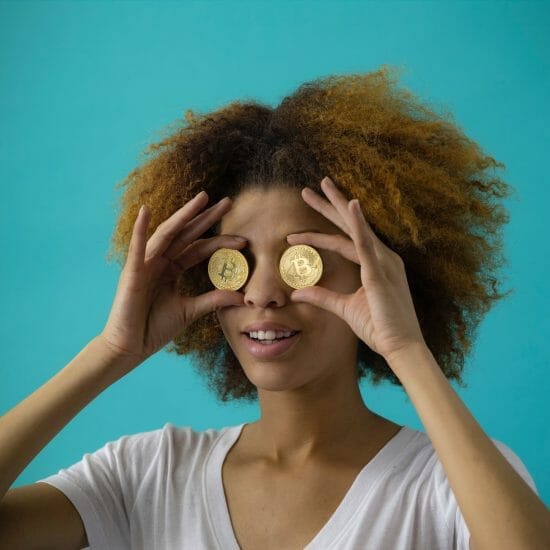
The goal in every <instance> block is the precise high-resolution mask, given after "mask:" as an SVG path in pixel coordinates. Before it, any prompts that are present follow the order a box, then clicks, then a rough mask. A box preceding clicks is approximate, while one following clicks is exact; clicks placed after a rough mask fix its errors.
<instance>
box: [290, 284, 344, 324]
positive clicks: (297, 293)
mask: <svg viewBox="0 0 550 550" xmlns="http://www.w3.org/2000/svg"><path fill="white" fill-rule="evenodd" d="M290 299H291V300H292V301H293V302H306V303H308V304H312V305H314V306H317V307H319V308H321V309H325V310H327V311H330V312H331V313H334V314H335V315H338V317H341V318H343V317H344V310H345V303H346V300H347V295H345V294H340V293H338V292H334V291H332V290H328V289H326V288H323V287H321V286H308V287H306V288H300V289H298V290H294V291H293V292H292V293H291V295H290Z"/></svg>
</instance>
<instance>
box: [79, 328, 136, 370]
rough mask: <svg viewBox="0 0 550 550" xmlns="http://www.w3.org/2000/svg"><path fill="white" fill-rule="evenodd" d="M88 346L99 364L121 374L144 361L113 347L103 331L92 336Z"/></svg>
mask: <svg viewBox="0 0 550 550" xmlns="http://www.w3.org/2000/svg"><path fill="white" fill-rule="evenodd" d="M88 346H89V347H90V350H91V351H92V352H93V353H94V355H95V356H96V357H97V360H98V365H100V366H101V368H102V369H105V370H107V371H109V372H111V373H115V374H120V376H124V375H125V374H127V373H128V372H130V371H131V370H133V369H134V368H136V367H137V366H138V365H139V364H140V363H142V362H143V358H141V357H138V356H136V355H131V354H128V353H124V352H122V351H120V350H117V349H115V348H113V346H111V345H110V344H109V342H108V341H107V340H106V339H105V338H104V337H103V334H101V333H100V334H98V335H97V336H95V337H94V338H92V340H90V342H89V344H88ZM120 376H119V377H120Z"/></svg>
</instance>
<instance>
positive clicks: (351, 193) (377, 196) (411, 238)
mask: <svg viewBox="0 0 550 550" xmlns="http://www.w3.org/2000/svg"><path fill="white" fill-rule="evenodd" d="M397 73H398V71H396V69H395V68H394V67H391V66H387V65H382V66H381V68H380V69H379V70H377V71H373V72H369V73H366V74H348V75H338V76H328V77H324V78H319V79H316V80H313V81H310V82H306V83H304V84H302V85H301V86H299V87H298V88H297V90H296V91H294V93H292V94H291V95H289V96H287V97H285V98H284V99H283V100H282V101H281V103H280V104H279V105H278V106H277V107H275V108H272V107H270V106H267V105H265V104H263V103H259V102H257V101H246V102H245V101H234V102H231V103H229V104H228V105H227V106H225V107H223V108H221V109H219V110H216V111H215V112H210V113H207V114H197V113H196V112H193V111H192V110H188V111H187V112H186V113H185V119H184V120H181V121H179V120H178V121H176V122H175V123H174V124H172V125H169V126H168V128H167V130H168V131H167V133H166V134H165V135H166V137H163V138H162V140H161V141H159V142H158V143H153V144H151V145H149V146H148V147H147V148H146V149H145V151H144V152H143V153H142V159H141V163H140V165H139V166H138V167H136V168H135V169H134V170H133V171H132V172H131V173H130V174H129V175H128V176H126V178H125V179H124V180H122V181H121V182H119V183H118V184H117V186H116V187H117V188H120V187H125V190H124V193H123V195H122V196H121V197H120V199H119V200H120V210H121V211H120V214H119V217H118V221H117V224H116V228H115V230H114V233H113V236H112V244H111V250H110V252H109V254H108V256H107V259H108V260H111V259H112V258H115V259H117V260H118V262H119V263H120V264H121V265H124V262H125V260H126V255H127V252H128V246H129V242H130V238H131V234H132V228H133V224H134V221H135V219H136V216H137V213H138V210H139V207H140V205H141V204H146V205H147V206H148V207H149V209H150V210H151V221H150V223H149V230H148V231H149V234H148V237H150V236H151V235H152V233H153V232H154V231H155V229H156V228H157V226H158V225H159V224H160V223H161V222H162V221H164V220H165V219H166V218H168V217H169V216H171V215H172V214H173V213H174V212H175V211H176V210H178V209H179V208H180V207H181V206H182V205H183V204H184V203H185V202H187V201H188V200H190V199H191V198H192V197H193V196H194V195H196V194H197V193H198V192H199V191H201V190H203V189H204V190H205V191H206V192H207V193H208V195H209V197H210V204H213V203H214V202H216V201H218V200H220V199H221V198H223V197H224V196H230V197H232V198H234V197H236V196H237V195H238V194H239V192H241V191H242V190H244V189H246V188H248V187H250V186H254V185H258V186H266V185H267V186H269V185H279V184H280V183H281V182H284V185H285V186H289V187H296V188H302V187H304V186H306V185H307V186H309V187H311V188H312V189H314V190H315V191H317V192H319V193H322V191H321V189H320V181H321V179H322V178H323V177H324V176H325V175H328V176H330V177H331V178H332V179H333V181H334V182H335V183H336V184H337V185H338V186H339V188H340V189H341V190H342V192H343V193H344V194H345V195H346V196H347V198H348V200H349V199H351V198H354V197H356V198H357V199H359V201H360V204H361V207H362V209H363V212H364V214H365V217H366V218H367V220H368V221H369V223H370V224H371V227H372V229H373V230H374V231H375V233H376V234H377V235H378V237H379V238H380V239H381V240H382V241H383V242H384V243H385V244H386V245H387V246H389V247H390V248H392V249H393V250H394V251H395V252H397V253H398V254H399V255H400V256H401V258H402V259H403V261H404V263H405V268H406V274H407V280H408V283H409V287H410V290H411V294H412V297H413V301H414V306H415V309H416V313H417V316H418V319H419V322H420V326H421V329H422V333H423V336H424V339H425V341H426V344H427V345H428V347H429V348H430V350H431V352H432V354H433V355H434V357H435V359H436V360H437V362H438V364H439V365H440V368H441V370H442V372H443V373H444V375H445V376H446V377H447V379H449V380H455V381H457V383H458V384H459V385H460V386H461V387H466V385H465V384H464V381H463V380H462V371H463V368H464V358H465V356H466V355H467V354H468V352H469V351H470V348H471V346H472V343H473V339H474V333H475V331H476V329H477V326H478V324H479V322H480V321H481V319H482V317H483V315H484V314H485V313H486V312H487V311H488V310H489V309H490V307H491V304H492V303H493V302H494V301H497V300H499V299H501V298H503V297H505V296H506V295H507V294H509V293H510V292H511V290H509V291H508V292H506V293H504V294H501V293H499V292H498V289H497V286H498V284H499V281H498V279H497V278H496V276H495V273H496V270H497V269H498V268H499V267H501V266H502V264H503V263H506V261H505V260H504V259H503V258H502V255H501V252H502V239H501V235H500V229H501V226H502V224H504V223H507V222H508V221H509V216H508V213H507V211H506V210H505V209H504V208H503V207H502V206H501V205H499V204H498V200H496V199H502V198H504V197H507V196H508V195H510V192H511V191H512V190H513V188H512V187H510V186H509V185H508V184H507V183H505V182H504V181H502V180H501V179H499V178H498V177H496V176H495V175H494V169H496V168H505V166H504V164H502V163H501V162H497V161H496V160H495V159H493V158H492V157H490V156H488V155H486V154H485V153H484V152H483V151H482V150H481V148H480V146H479V145H478V144H477V143H475V142H474V141H472V140H471V139H469V138H468V137H467V136H465V134H464V133H463V131H462V130H461V129H460V128H459V127H458V126H457V125H456V123H454V122H453V117H452V115H451V114H448V113H445V114H438V113H436V112H435V110H434V109H433V108H432V107H430V105H429V104H426V103H425V102H421V101H420V100H419V99H418V98H417V97H416V96H415V95H414V94H412V93H411V92H410V91H408V90H405V89H403V88H400V87H398V86H397V84H396V83H397V80H398V76H397ZM216 231H217V229H216V227H212V228H210V229H209V230H208V231H207V232H206V233H205V235H204V236H206V237H207V236H212V235H214V234H215V233H216ZM176 284H177V288H178V291H179V292H181V293H182V294H185V293H186V294H187V295H197V294H200V293H203V292H206V291H208V290H212V285H211V283H210V281H209V279H208V275H207V269H206V264H205V262H201V263H200V264H198V265H196V266H194V267H193V268H190V269H189V270H187V271H185V272H183V273H181V274H180V275H179V277H178V279H177V281H176ZM167 351H169V352H176V353H177V354H178V355H182V354H191V356H192V357H194V360H193V361H192V365H193V367H194V368H196V369H197V371H198V372H199V373H200V374H201V375H203V376H205V377H206V380H207V382H208V386H209V388H210V390H212V391H214V393H215V394H216V397H217V398H218V400H219V401H221V402H227V401H229V400H248V401H254V400H255V399H257V389H256V387H255V386H254V385H253V384H252V383H251V382H250V381H249V380H248V379H247V377H246V375H245V374H244V371H243V369H242V368H241V366H240V364H239V362H238V360H237V358H236V356H235V355H234V353H233V352H232V350H231V348H230V347H229V345H228V344H227V342H226V340H225V337H224V335H223V333H222V330H221V327H220V325H219V322H218V320H217V316H216V314H215V312H211V313H209V314H207V315H205V316H203V317H201V318H200V319H198V320H196V321H195V322H194V323H193V324H192V325H191V326H188V327H187V328H186V329H185V330H184V331H183V332H182V333H181V334H179V335H178V336H177V337H176V338H175V339H174V340H173V341H172V342H171V344H170V345H169V346H168V348H167ZM366 375H369V377H370V380H371V382H372V383H373V384H374V385H378V384H379V383H380V382H381V381H383V380H389V381H390V382H391V383H393V384H396V385H401V383H400V381H399V379H398V378H397V377H396V376H395V374H394V373H393V371H392V370H391V369H390V368H389V366H388V364H387V363H386V361H385V359H384V358H383V357H382V356H380V355H379V354H377V353H375V352H373V351H372V350H371V349H370V348H368V347H367V346H366V344H364V343H363V342H361V341H360V342H359V347H358V362H357V378H358V379H360V378H362V377H365V376H366Z"/></svg>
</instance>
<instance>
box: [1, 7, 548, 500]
mask: <svg viewBox="0 0 550 550" xmlns="http://www.w3.org/2000/svg"><path fill="white" fill-rule="evenodd" d="M549 37H550V8H549V4H548V3H543V2H489V1H487V2H258V1H256V2H229V1H226V2H6V1H3V2H1V3H0V71H1V74H0V139H1V143H0V181H1V190H2V200H1V201H0V228H1V234H2V242H3V252H2V259H1V261H0V277H1V281H2V285H1V296H2V312H3V315H2V316H1V320H0V323H1V325H0V326H1V338H2V346H1V350H0V354H1V358H0V365H1V366H0V369H1V381H0V412H1V413H4V412H6V411H7V410H9V409H10V408H11V407H13V406H15V405H16V404H17V403H18V402H19V401H21V400H22V399H24V398H25V397H26V396H27V395H29V394H30V393H31V392H33V391H34V390H35V389H37V388H38V387H39V386H40V385H41V384H43V383H44V382H46V381H47V380H48V379H49V378H50V377H52V376H53V375H54V374H55V373H56V372H58V371H59V370H60V369H61V368H62V367H63V366H64V365H66V364H67V363H68V362H69V361H70V360H71V359H72V358H73V357H74V356H75V355H76V354H77V353H78V351H79V350H80V349H81V348H82V347H83V346H84V345H85V344H86V343H87V342H88V341H89V340H90V339H91V338H92V337H94V336H95V335H96V334H98V333H99V332H100V331H101V329H102V328H103V325H104V323H105V321H106V319H107V315H108V312H109V310H110V305H111V302H112V299H113V297H114V292H115V289H116V284H117V281H118V274H119V268H118V266H117V265H116V264H115V263H111V264H108V263H106V261H105V255H106V252H107V249H108V247H109V240H110V236H111V232H112V230H113V227H114V221H115V206H116V204H117V197H118V194H119V191H116V192H115V190H114V186H115V184H116V182H118V181H120V180H121V179H122V178H123V177H124V176H125V175H126V174H127V173H128V172H129V171H130V170H131V169H132V168H133V167H134V166H135V165H136V162H137V160H138V159H137V156H138V154H139V152H140V151H141V150H142V149H143V148H144V147H145V146H146V145H147V144H148V143H149V142H151V141H154V140H156V139H157V138H158V137H159V135H160V134H159V132H160V131H161V129H162V128H163V127H164V126H165V125H167V124H169V123H170V122H172V121H174V120H175V119H177V118H178V117H181V116H182V114H183V112H184V111H185V110H186V109H187V108H193V109H198V110H201V111H207V110H212V109H216V108H218V107H221V106H222V105H224V104H226V103H227V102H229V101H231V100H235V99H245V98H251V99H253V98H256V99H260V100H262V101H266V102H269V103H271V104H272V105H275V104H276V103H278V102H279V101H280V100H281V99H282V97H283V96H284V95H286V94H288V93H291V92H292V91H293V90H294V89H295V88H296V87H297V86H298V85H299V84H300V83H302V82H304V81H307V80H310V79H313V78H316V77H319V76H323V75H328V74H334V73H347V72H356V71H371V70H376V69H378V68H379V67H380V65H382V64H393V65H399V66H402V67H403V68H404V72H403V76H402V78H401V85H402V86H405V87H407V88H409V89H411V90H412V91H414V92H415V93H417V94H419V95H420V96H421V97H423V98H425V99H428V100H430V101H432V102H433V103H434V104H435V105H436V106H439V107H441V109H443V110H450V111H451V112H452V113H454V116H455V119H456V121H457V123H458V124H459V125H460V126H461V127H462V128H463V129H464V130H465V131H466V133H467V134H468V135H469V136H470V137H472V138H473V139H475V140H477V141H478V142H479V143H480V145H481V146H482V147H483V148H484V149H485V150H486V151H487V152H488V153H489V154H491V155H493V156H494V157H495V158H496V159H498V160H500V161H503V162H504V163H505V164H506V166H507V171H506V173H505V179H506V180H507V181H508V182H509V183H511V184H512V185H513V186H514V187H516V189H517V190H518V196H519V200H514V199H512V200H509V201H507V203H506V206H507V208H508V209H509V211H510V214H511V222H510V224H509V225H508V226H507V227H506V229H505V243H506V250H505V253H506V255H507V257H508V261H509V265H508V266H507V267H506V268H505V270H504V272H503V277H504V283H503V286H502V288H503V289H508V288H514V289H515V292H514V294H512V295H511V296H510V297H509V298H508V299H507V300H504V301H503V302H501V303H500V304H499V305H498V306H497V307H495V309H494V310H492V311H491V312H490V313H489V314H488V316H487V317H486V318H485V320H484V322H483V323H482V325H481V327H480V330H479V332H478V336H477V342H476V346H475V350H474V353H472V355H471V356H470V357H469V359H468V362H467V365H466V371H465V372H466V374H465V379H466V381H467V382H468V383H469V387H468V389H465V390H462V389H460V388H458V389H457V391H458V393H459V395H460V396H461V398H462V399H463V400H464V402H465V403H466V405H467V406H468V407H469V409H470V411H471V412H472V413H473V414H474V416H475V417H476V418H477V420H478V421H479V422H480V424H481V426H482V427H483V428H484V430H485V431H486V432H487V434H488V435H490V437H493V438H496V439H498V440H500V441H502V442H504V443H505V444H507V445H508V446H509V447H510V448H511V449H512V450H514V452H516V454H517V455H518V456H519V457H520V458H521V459H522V460H523V462H524V463H525V465H526V466H527V468H528V470H529V471H530V473H531V475H532V476H533V478H534V479H535V483H536V484H537V487H538V489H539V493H540V495H541V497H542V498H543V500H544V501H545V502H546V503H547V504H548V503H550V475H549V471H548V462H549V457H550V438H549V428H548V417H549V401H550V400H549V399H548V396H549V395H550V392H549V384H548V377H547V373H548V369H549V352H548V334H549V307H548V282H547V281H548V279H547V277H548V271H549V267H550V266H549V258H550V241H549V240H548V238H547V237H548V234H549V232H548V230H547V229H545V227H546V222H547V221H548V216H547V210H546V209H547V205H548V202H549V199H550V191H549V185H548V175H547V169H546V168H545V164H544V163H545V161H544V158H547V155H548V144H549V138H550V131H549V116H548V115H549V106H548V104H549V102H548V90H549V89H550V76H549V59H550V55H549V53H550V52H549V50H550V48H549ZM455 387H456V386H455ZM362 392H363V395H364V396H365V401H366V403H367V404H368V406H369V407H371V408H372V409H373V410H375V411H377V412H378V413H380V414H382V415H384V416H387V417H389V418H391V419H392V420H394V421H395V422H399V423H402V424H406V425H408V426H410V427H413V428H416V429H423V426H422V424H421V423H420V421H419V419H418V417H417V415H416V413H415V410H414V408H413V406H412V404H411V403H410V401H409V400H408V398H407V397H406V395H405V393H404V392H403V390H401V389H398V388H395V387H390V386H389V385H384V386H382V387H379V388H372V387H371V386H370V385H369V384H367V383H364V384H363V387H362ZM257 416H258V409H257V406H255V405H254V406H251V405H248V406H241V405H239V406H238V405H235V404H230V405H221V404H219V403H217V402H216V401H215V399H214V396H213V395H212V394H210V393H209V392H208V390H207V389H206V386H205V384H204V383H203V381H202V379H199V378H198V376H197V375H196V374H195V372H194V371H193V370H192V369H191V368H190V367H189V365H188V364H187V362H186V361H185V360H184V359H182V358H178V357H177V356H172V355H169V354H167V353H166V352H160V353H158V354H157V355H156V356H154V357H152V358H150V359H149V360H148V361H147V362H146V363H144V364H143V365H141V366H140V367H139V368H138V369H136V370H135V371H133V372H132V373H130V374H129V375H128V376H126V377H125V378H124V379H122V380H119V381H118V382H117V383H116V384H114V385H113V386H111V387H110V388H108V389H107V390H106V391H104V392H103V393H102V394H101V395H100V396H98V397H97V399H95V400H94V401H93V402H92V403H91V404H90V405H89V406H88V407H86V408H85V409H84V410H83V411H82V412H81V413H80V414H79V415H78V416H77V417H76V418H74V419H73V420H72V421H71V422H70V423H69V424H68V425H67V426H66V427H65V428H64V429H63V430H62V431H61V432H60V433H59V435H58V436H57V437H56V438H55V439H54V440H53V441H52V442H51V443H50V444H49V445H48V446H47V447H46V448H45V449H44V450H43V451H42V452H41V453H40V454H39V455H38V456H37V457H36V459H35V460H34V461H33V462H32V463H31V464H30V465H29V466H28V467H27V469H26V470H25V471H24V472H23V473H22V474H21V475H20V476H19V478H18V479H17V481H16V483H15V485H16V486H18V485H22V484H27V483H32V482H33V481H36V480H37V479H39V478H41V477H45V476H46V475H49V474H52V473H55V472H57V471H58V470H59V469H60V468H62V467H66V466H68V465H70V464H72V463H74V462H76V461H78V460H80V458H81V457H82V455H83V454H84V453H85V452H93V451H94V450H96V449H98V448H99V447H101V446H102V445H103V444H104V443H106V442H107V441H109V440H113V439H116V438H118V437H120V436H122V435H124V434H130V433H137V432H142V431H147V430H153V429H157V428H160V427H162V426H163V424H164V423H166V422H172V423H174V424H176V425H181V426H192V427H193V428H195V429H197V430H202V429H206V428H209V427H214V428H220V427H222V426H227V425H233V424H238V423H241V422H245V421H252V420H254V419H256V418H257Z"/></svg>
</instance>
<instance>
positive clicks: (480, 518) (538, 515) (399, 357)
mask: <svg viewBox="0 0 550 550" xmlns="http://www.w3.org/2000/svg"><path fill="white" fill-rule="evenodd" d="M388 363H389V365H390V367H391V368H392V370H393V371H394V372H395V373H396V374H397V376H398V378H399V380H400V381H401V383H402V384H403V387H404V388H405V390H406V392H407V394H408V395H409V397H410V398H411V401H412V402H413V404H414V406H415V408H416V410H417V412H418V415H419V417H420V419H421V420H422V423H423V424H424V426H425V428H426V432H427V434H428V436H429V438H430V440H431V441H432V444H433V446H434V449H435V451H436V453H437V455H438V457H439V459H440V461H441V463H442V465H443V469H444V470H445V473H446V474H447V478H448V480H449V484H450V486H451V488H452V490H453V493H454V494H455V497H456V500H457V502H458V505H459V507H460V511H461V512H462V515H463V516H464V519H465V521H466V524H467V525H468V529H469V530H470V534H471V545H470V548H473V547H475V549H476V550H482V549H492V548H494V549H498V550H505V549H507V548H509V549H511V550H521V549H533V550H535V549H537V550H538V549H540V548H550V513H549V512H548V510H547V509H546V507H545V505H544V503H543V502H542V501H541V500H540V499H539V498H538V497H537V495H536V494H535V493H534V492H533V491H532V490H531V488H530V487H529V486H528V485H527V484H526V483H525V481H524V480H523V479H522V478H521V476H520V475H519V474H518V473H517V472H516V471H515V470H514V468H513V467H512V466H511V465H510V464H509V462H508V461H507V460H506V458H504V456H503V455H502V454H501V453H500V451H499V450H498V449H497V448H496V447H495V445H494V444H493V442H492V441H491V440H490V438H489V437H488V436H487V435H486V434H485V432H484V431H483V429H482V428H481V427H480V425H479V424H478V423H477V421H476V420H475V418H474V417H473V416H472V414H471V413H470V411H469V410H468V408H467V407H466V406H465V405H464V403H463V402H462V400H461V399H460V398H459V396H458V395H457V394H456V392H455V391H454V390H453V388H452V387H451V385H450V384H449V382H448V381H447V379H446V378H445V376H444V375H443V373H442V372H441V369H440V367H439V365H438V364H437V362H436V361H435V359H434V357H433V355H432V354H431V352H430V350H429V348H428V347H427V346H426V345H423V344H417V345H414V346H413V345H411V346H410V347H409V348H406V349H403V350H401V351H400V352H399V353H396V354H395V355H394V356H390V357H389V358H388Z"/></svg>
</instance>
